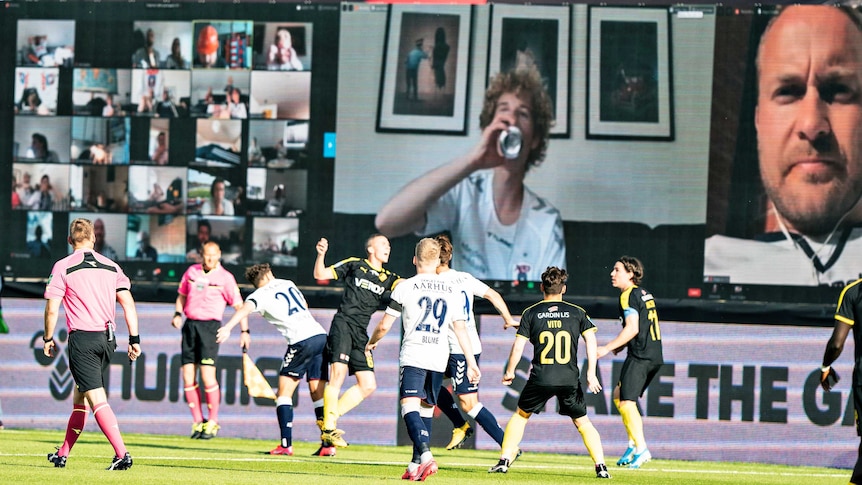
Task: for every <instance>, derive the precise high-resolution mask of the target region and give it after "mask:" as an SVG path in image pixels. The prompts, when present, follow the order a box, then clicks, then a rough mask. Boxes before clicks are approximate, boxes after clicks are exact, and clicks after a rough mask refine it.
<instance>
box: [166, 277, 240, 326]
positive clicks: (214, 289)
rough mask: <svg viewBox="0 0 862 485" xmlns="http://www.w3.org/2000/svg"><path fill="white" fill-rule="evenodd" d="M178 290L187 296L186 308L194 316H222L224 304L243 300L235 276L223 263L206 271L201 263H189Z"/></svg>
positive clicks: (216, 318)
mask: <svg viewBox="0 0 862 485" xmlns="http://www.w3.org/2000/svg"><path fill="white" fill-rule="evenodd" d="M178 291H179V294H181V295H184V296H185V297H186V306H185V307H184V308H183V312H185V314H186V317H187V318H191V319H192V320H221V319H222V317H223V316H224V309H225V304H227V305H234V304H236V303H237V302H241V301H242V296H241V295H240V294H239V287H238V286H237V285H236V279H234V277H233V275H232V274H231V273H230V271H228V270H226V269H224V268H223V267H222V265H221V264H219V265H218V266H217V267H215V268H213V269H211V270H210V271H204V268H203V265H202V264H193V265H191V266H189V269H187V270H186V272H185V273H183V279H182V280H181V281H180V287H179V290H178Z"/></svg>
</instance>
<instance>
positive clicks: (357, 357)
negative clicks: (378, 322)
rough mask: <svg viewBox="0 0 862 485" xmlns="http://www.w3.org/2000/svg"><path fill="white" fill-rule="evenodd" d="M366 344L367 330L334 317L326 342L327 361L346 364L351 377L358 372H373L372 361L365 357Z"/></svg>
mask: <svg viewBox="0 0 862 485" xmlns="http://www.w3.org/2000/svg"><path fill="white" fill-rule="evenodd" d="M367 343H368V332H367V330H365V329H364V328H361V327H359V326H357V325H353V324H350V323H348V322H347V321H345V320H343V319H342V318H339V316H338V315H335V318H333V319H332V326H331V327H330V328H329V338H328V339H327V341H326V347H327V355H328V356H329V359H328V360H329V362H331V363H332V362H341V363H342V364H347V368H348V370H349V372H350V374H351V375H352V374H355V373H357V372H359V371H366V370H367V371H374V359H372V358H371V357H366V355H365V344H367Z"/></svg>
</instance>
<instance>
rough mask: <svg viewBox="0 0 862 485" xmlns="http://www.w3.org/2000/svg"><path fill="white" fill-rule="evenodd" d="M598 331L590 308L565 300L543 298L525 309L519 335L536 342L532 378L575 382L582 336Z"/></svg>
mask: <svg viewBox="0 0 862 485" xmlns="http://www.w3.org/2000/svg"><path fill="white" fill-rule="evenodd" d="M595 331H596V326H595V324H593V321H592V320H590V317H589V315H587V312H586V311H585V310H584V309H583V308H581V307H579V306H577V305H573V304H571V303H568V302H565V301H551V300H543V301H540V302H539V303H536V304H534V305H532V306H530V307H528V308H527V309H526V310H524V313H523V315H521V325H520V327H518V337H520V338H526V339H527V340H529V341H530V343H531V344H533V361H532V362H533V367H532V369H531V370H530V381H532V382H534V383H535V384H537V385H540V386H569V385H575V384H576V383H577V382H578V378H579V371H578V338H580V336H581V335H582V334H584V333H585V332H595Z"/></svg>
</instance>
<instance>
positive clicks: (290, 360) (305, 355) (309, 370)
mask: <svg viewBox="0 0 862 485" xmlns="http://www.w3.org/2000/svg"><path fill="white" fill-rule="evenodd" d="M325 347H326V335H325V334H320V335H315V336H314V337H309V338H307V339H305V340H302V341H299V342H297V343H295V344H293V345H288V346H287V351H285V353H284V361H283V362H282V363H281V371H280V372H279V375H282V376H286V377H292V378H294V379H301V378H302V376H303V375H306V374H307V378H306V380H308V381H313V380H318V379H323V380H325V381H326V380H329V365H328V364H327V363H325V362H324V361H323V349H324V348H325Z"/></svg>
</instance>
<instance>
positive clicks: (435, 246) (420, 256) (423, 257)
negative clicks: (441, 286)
mask: <svg viewBox="0 0 862 485" xmlns="http://www.w3.org/2000/svg"><path fill="white" fill-rule="evenodd" d="M432 262H433V263H436V264H435V265H434V266H438V265H439V264H440V243H438V242H437V241H435V240H434V239H432V238H430V237H426V238H422V240H421V241H419V242H418V243H416V263H417V264H419V265H426V264H429V263H432Z"/></svg>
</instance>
